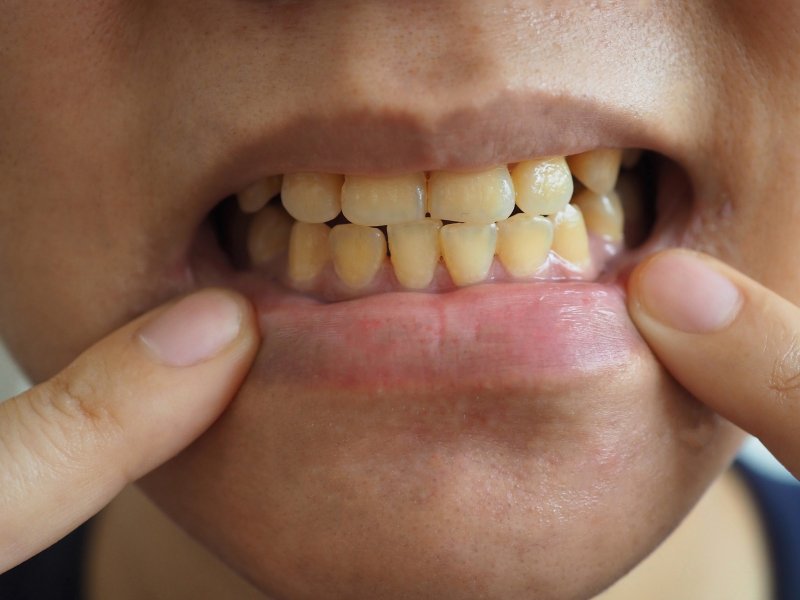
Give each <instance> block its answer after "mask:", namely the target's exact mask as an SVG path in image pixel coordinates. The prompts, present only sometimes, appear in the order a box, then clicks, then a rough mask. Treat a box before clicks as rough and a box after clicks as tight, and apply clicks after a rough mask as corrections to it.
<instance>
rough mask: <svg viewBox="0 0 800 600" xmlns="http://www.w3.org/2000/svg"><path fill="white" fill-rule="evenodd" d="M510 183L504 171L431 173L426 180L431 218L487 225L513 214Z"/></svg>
mask: <svg viewBox="0 0 800 600" xmlns="http://www.w3.org/2000/svg"><path fill="white" fill-rule="evenodd" d="M514 200H515V198H514V183H513V181H512V180H511V174H510V173H509V172H508V167H506V166H502V167H495V168H494V169H489V170H486V171H479V172H473V173H453V172H449V171H434V172H433V173H431V176H430V179H429V180H428V203H429V212H430V215H431V217H432V218H434V219H441V220H443V221H458V222H462V223H473V224H479V225H489V224H491V223H495V222H497V221H502V220H503V219H507V218H508V217H509V216H510V215H511V213H512V212H513V211H514Z"/></svg>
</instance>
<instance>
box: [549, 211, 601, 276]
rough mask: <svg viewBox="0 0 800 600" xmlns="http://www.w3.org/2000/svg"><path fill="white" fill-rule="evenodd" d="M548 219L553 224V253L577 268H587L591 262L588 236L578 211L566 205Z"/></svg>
mask: <svg viewBox="0 0 800 600" xmlns="http://www.w3.org/2000/svg"><path fill="white" fill-rule="evenodd" d="M548 219H550V220H551V221H552V222H553V252H555V253H556V254H558V255H559V256H560V257H561V258H563V259H564V260H566V261H568V262H570V263H572V264H573V265H575V266H576V267H578V268H586V267H588V266H589V264H590V262H591V255H590V253H589V235H588V233H587V231H586V224H585V223H584V222H583V215H582V214H581V211H580V209H579V208H577V207H576V206H573V205H572V204H567V205H566V206H565V207H564V210H562V211H561V212H558V213H556V214H555V215H553V216H551V217H548Z"/></svg>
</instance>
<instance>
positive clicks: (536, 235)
mask: <svg viewBox="0 0 800 600" xmlns="http://www.w3.org/2000/svg"><path fill="white" fill-rule="evenodd" d="M552 243H553V224H552V223H551V222H550V221H548V220H547V219H546V218H545V217H541V216H539V215H528V214H524V213H520V214H517V215H514V216H513V217H510V218H508V219H506V220H505V221H500V222H499V223H498V224H497V257H498V258H499V259H500V262H501V263H502V264H503V267H505V269H506V271H508V273H509V275H511V276H512V277H516V278H518V279H523V278H528V277H531V276H532V275H534V274H535V273H536V271H537V269H539V267H541V266H542V265H543V264H544V262H545V261H546V260H547V256H548V254H550V246H551V245H552Z"/></svg>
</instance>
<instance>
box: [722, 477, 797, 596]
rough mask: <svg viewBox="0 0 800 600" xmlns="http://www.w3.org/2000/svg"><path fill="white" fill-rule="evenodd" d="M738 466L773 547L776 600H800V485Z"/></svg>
mask: <svg viewBox="0 0 800 600" xmlns="http://www.w3.org/2000/svg"><path fill="white" fill-rule="evenodd" d="M736 467H737V468H738V470H739V472H740V473H741V474H742V476H743V477H744V479H745V481H746V482H747V484H748V486H749V488H750V490H751V491H752V493H753V496H754V498H755V500H756V502H757V503H758V505H759V508H760V509H761V518H762V521H763V522H764V527H765V528H766V531H767V535H768V537H769V543H770V547H771V550H772V565H773V581H774V584H775V586H774V589H775V600H800V484H798V483H797V482H789V481H782V480H777V479H773V478H771V477H767V476H765V475H762V474H761V473H759V472H758V471H756V470H754V469H752V468H751V467H749V466H748V465H747V464H746V463H744V462H737V463H736Z"/></svg>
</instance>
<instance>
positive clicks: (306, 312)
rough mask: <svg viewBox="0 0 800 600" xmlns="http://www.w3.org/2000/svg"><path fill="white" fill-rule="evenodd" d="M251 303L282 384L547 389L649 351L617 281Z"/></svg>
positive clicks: (266, 355)
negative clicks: (334, 300)
mask: <svg viewBox="0 0 800 600" xmlns="http://www.w3.org/2000/svg"><path fill="white" fill-rule="evenodd" d="M254 300H255V303H256V306H257V308H258V313H259V318H260V324H261V328H262V333H263V335H264V339H265V344H264V348H263V349H262V358H263V360H262V363H261V367H262V368H263V369H265V370H266V371H268V376H269V379H270V383H271V384H275V385H280V384H298V383H300V384H302V385H304V386H318V387H320V388H329V389H337V390H345V391H353V392H356V391H366V392H369V393H371V394H380V393H381V390H382V389H388V388H391V389H392V390H393V391H397V390H398V389H399V390H406V391H409V392H413V391H414V390H427V391H430V389H431V387H434V388H436V389H441V388H457V389H458V390H461V391H468V390H471V391H473V392H475V393H480V391H482V390H483V391H489V390H490V389H492V388H498V387H499V386H502V388H503V389H505V390H513V389H520V390H522V389H524V390H527V391H528V392H535V391H536V390H538V389H543V388H545V389H548V390H550V391H552V388H553V386H563V385H564V384H565V383H569V382H571V381H572V382H573V383H574V380H575V379H582V378H585V377H586V376H589V377H591V376H594V375H597V374H598V372H608V371H613V370H615V369H618V368H620V367H622V366H623V365H628V366H629V365H630V362H631V360H633V359H634V358H635V357H636V356H637V355H640V353H642V352H644V351H645V345H644V342H643V341H642V340H641V338H640V337H639V335H638V333H637V332H636V330H635V328H634V326H633V324H632V323H631V321H630V319H629V318H628V316H627V311H626V308H625V297H624V292H623V290H622V288H621V287H620V286H619V285H618V284H617V283H612V284H603V283H584V282H558V283H551V282H541V283H524V284H497V283H494V284H488V285H479V286H475V287H469V288H463V289H459V290H456V291H453V292H449V293H446V294H413V293H392V294H381V295H377V296H369V297H365V298H361V299H357V300H352V301H347V302H340V303H335V304H319V303H316V302H313V301H298V302H292V301H286V299H285V298H284V299H282V300H279V299H276V295H275V294H273V293H268V292H267V293H263V294H260V295H256V296H255V298H254ZM265 375H266V373H265Z"/></svg>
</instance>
